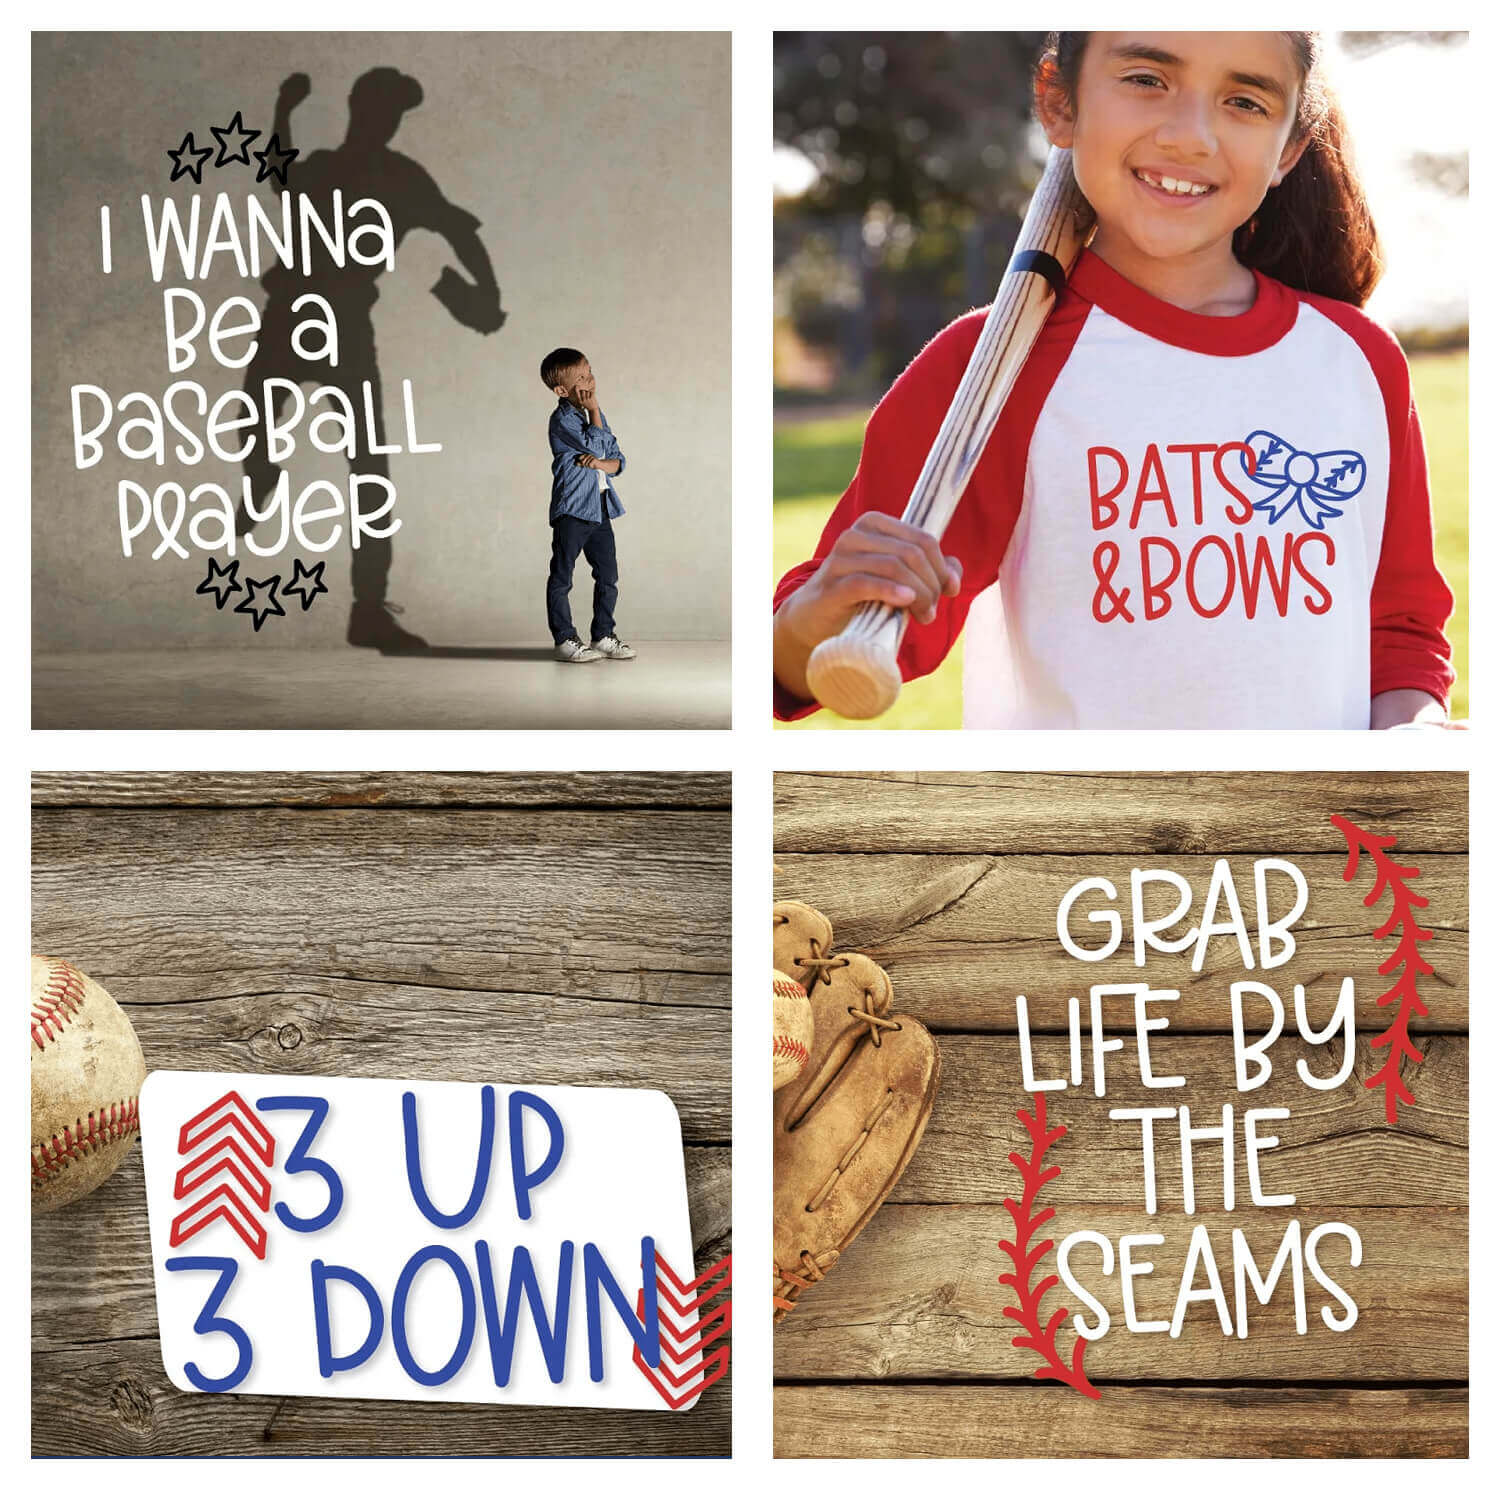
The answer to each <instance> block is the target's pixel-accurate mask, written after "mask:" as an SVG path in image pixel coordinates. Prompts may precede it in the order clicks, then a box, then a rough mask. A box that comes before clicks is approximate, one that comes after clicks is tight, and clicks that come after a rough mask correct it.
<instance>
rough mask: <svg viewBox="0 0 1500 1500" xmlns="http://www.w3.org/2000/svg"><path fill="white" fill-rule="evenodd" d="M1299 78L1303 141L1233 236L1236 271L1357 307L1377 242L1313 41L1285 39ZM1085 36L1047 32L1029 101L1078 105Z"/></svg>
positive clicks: (1370, 281)
mask: <svg viewBox="0 0 1500 1500" xmlns="http://www.w3.org/2000/svg"><path fill="white" fill-rule="evenodd" d="M1281 34H1282V35H1283V36H1284V37H1286V39H1287V41H1288V42H1289V43H1290V44H1291V47H1292V52H1293V54H1294V55H1295V57H1296V59H1297V63H1298V67H1299V69H1300V72H1301V75H1302V76H1301V79H1300V87H1299V88H1298V90H1297V123H1296V126H1295V127H1294V136H1295V137H1298V138H1300V137H1302V136H1306V137H1307V142H1308V144H1307V149H1306V150H1305V151H1304V152H1303V153H1302V158H1301V160H1300V161H1298V163H1297V165H1296V166H1294V167H1293V168H1292V170H1291V171H1290V172H1288V173H1287V175H1286V176H1285V177H1283V178H1282V180H1281V183H1280V185H1279V186H1277V187H1273V188H1271V189H1270V190H1269V191H1268V192H1267V193H1266V196H1265V198H1264V200H1263V201H1262V202H1261V205H1260V207H1259V208H1257V209H1256V211H1255V213H1254V215H1253V216H1252V217H1251V218H1250V219H1249V220H1248V221H1247V222H1246V223H1244V224H1241V225H1240V227H1239V228H1238V229H1237V230H1235V232H1234V253H1235V256H1236V258H1237V259H1238V260H1239V261H1240V263H1241V264H1242V265H1246V266H1249V267H1251V268H1252V269H1253V270H1256V271H1263V272H1265V274H1266V275H1267V276H1271V277H1274V278H1275V279H1276V280H1277V281H1280V282H1284V283H1285V284H1286V285H1287V286H1289V287H1292V288H1294V289H1295V290H1297V291H1304V292H1316V293H1318V294H1320V295H1322V296H1324V297H1333V298H1335V299H1336V300H1338V301H1340V302H1351V303H1353V304H1354V306H1355V307H1363V306H1364V304H1365V302H1366V301H1367V300H1368V299H1369V296H1370V293H1371V292H1373V291H1374V290H1375V283H1376V282H1378V281H1379V280H1380V274H1381V272H1382V270H1384V260H1383V257H1382V255H1381V250H1380V239H1379V236H1378V235H1377V234H1376V233H1375V221H1374V220H1373V219H1372V218H1371V216H1370V205H1369V202H1368V200H1367V199H1366V198H1365V193H1364V189H1363V188H1362V187H1361V186H1360V181H1359V174H1358V172H1357V171H1356V170H1355V165H1354V157H1353V153H1352V149H1351V147H1350V144H1349V131H1348V126H1347V125H1346V124H1345V122H1344V114H1343V110H1342V109H1340V107H1339V102H1338V100H1337V98H1336V97H1335V96H1334V93H1333V90H1332V89H1331V88H1330V87H1329V85H1328V81H1327V78H1326V77H1325V76H1324V69H1323V67H1322V63H1321V42H1320V38H1319V35H1318V33H1317V32H1316V31H1284V32H1282V33H1281ZM1089 35H1090V33H1089V32H1087V31H1054V32H1052V33H1051V34H1050V35H1049V36H1048V38H1047V44H1046V46H1045V48H1044V49H1043V51H1042V55H1041V57H1040V59H1039V60H1038V62H1037V68H1036V88H1037V91H1038V92H1041V91H1043V90H1046V89H1049V88H1061V89H1062V91H1063V93H1064V96H1065V97H1066V98H1067V100H1068V102H1069V104H1070V105H1076V103H1077V99H1078V71H1079V67H1080V65H1081V64H1082V62H1083V53H1084V48H1085V47H1086V46H1087V45H1088V40H1089Z"/></svg>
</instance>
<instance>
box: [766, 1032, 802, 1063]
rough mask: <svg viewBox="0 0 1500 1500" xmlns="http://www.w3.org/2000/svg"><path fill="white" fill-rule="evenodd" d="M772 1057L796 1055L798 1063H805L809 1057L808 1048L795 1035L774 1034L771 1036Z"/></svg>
mask: <svg viewBox="0 0 1500 1500" xmlns="http://www.w3.org/2000/svg"><path fill="white" fill-rule="evenodd" d="M771 1056H772V1057H795V1058H796V1059H797V1061H798V1063H805V1062H806V1061H807V1058H808V1051H807V1048H806V1047H804V1046H803V1045H802V1043H801V1042H799V1041H798V1040H797V1039H796V1037H793V1036H773V1037H772V1038H771Z"/></svg>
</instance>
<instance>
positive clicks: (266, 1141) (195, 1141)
mask: <svg viewBox="0 0 1500 1500" xmlns="http://www.w3.org/2000/svg"><path fill="white" fill-rule="evenodd" d="M231 1128H232V1129H234V1130H237V1131H239V1133H240V1135H241V1136H242V1137H243V1138H244V1141H245V1144H246V1145H247V1146H249V1147H250V1149H251V1150H252V1151H253V1152H254V1153H255V1154H256V1156H258V1157H259V1158H260V1159H261V1161H263V1162H264V1163H265V1164H266V1165H267V1166H268V1167H269V1166H271V1165H273V1163H274V1162H275V1160H276V1137H275V1136H273V1135H272V1134H271V1132H270V1131H269V1130H267V1129H266V1127H265V1126H264V1125H262V1124H261V1122H260V1117H259V1116H258V1115H257V1114H256V1113H255V1111H254V1110H253V1109H251V1108H250V1106H249V1105H248V1104H246V1103H245V1101H244V1100H243V1099H241V1098H240V1096H239V1094H237V1093H236V1092H235V1091H234V1090H233V1089H230V1091H229V1092H228V1093H227V1094H225V1095H224V1096H223V1098H221V1099H215V1100H214V1102H213V1103H212V1104H210V1105H209V1106H208V1108H207V1109H204V1110H200V1111H199V1112H198V1113H197V1114H196V1115H194V1116H193V1118H192V1119H191V1120H189V1121H188V1122H187V1124H185V1125H184V1126H183V1127H182V1130H181V1132H180V1133H179V1134H178V1137H177V1154H178V1155H179V1156H186V1155H187V1154H188V1152H189V1151H193V1150H195V1149H196V1148H197V1147H198V1146H199V1145H201V1144H202V1143H203V1142H204V1141H206V1140H208V1138H209V1137H210V1136H212V1135H214V1134H215V1133H216V1132H217V1131H219V1130H221V1129H231Z"/></svg>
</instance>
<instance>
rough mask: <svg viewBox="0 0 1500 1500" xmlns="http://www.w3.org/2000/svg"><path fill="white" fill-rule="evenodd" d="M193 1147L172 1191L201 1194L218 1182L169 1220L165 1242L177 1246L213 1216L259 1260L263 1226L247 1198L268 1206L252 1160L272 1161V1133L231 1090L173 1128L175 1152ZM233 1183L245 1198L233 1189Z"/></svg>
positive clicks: (266, 1187) (265, 1183)
mask: <svg viewBox="0 0 1500 1500" xmlns="http://www.w3.org/2000/svg"><path fill="white" fill-rule="evenodd" d="M200 1146H201V1147H203V1148H204V1149H203V1150H202V1151H198V1148H199V1147H200ZM247 1147H248V1148H249V1149H248V1151H247V1150H246V1148H247ZM195 1151H197V1152H198V1154H197V1155H196V1156H194V1157H193V1159H192V1160H191V1161H190V1162H188V1163H187V1164H186V1165H185V1166H184V1167H182V1169H181V1170H180V1171H179V1172H178V1173H177V1178H176V1180H175V1182H174V1183H173V1185H172V1196H173V1197H174V1198H177V1199H183V1198H187V1197H188V1196H189V1194H193V1193H200V1189H202V1188H205V1187H208V1185H209V1184H210V1183H216V1184H217V1185H216V1186H214V1187H213V1188H212V1189H211V1191H209V1192H206V1193H201V1194H200V1196H198V1197H196V1198H194V1199H193V1201H192V1202H191V1203H188V1204H187V1205H186V1206H185V1207H184V1208H183V1210H182V1212H181V1213H180V1214H178V1216H177V1217H176V1218H175V1219H173V1220H172V1232H171V1237H170V1243H171V1244H172V1245H173V1246H174V1247H175V1246H177V1245H181V1244H183V1243H185V1242H186V1241H187V1240H190V1239H192V1237H193V1236H194V1235H195V1234H201V1233H202V1232H203V1231H204V1230H205V1229H207V1228H208V1226H209V1225H210V1224H212V1223H213V1222H214V1221H215V1220H216V1219H223V1221H224V1222H225V1223H226V1224H228V1225H229V1227H230V1228H231V1229H232V1230H234V1232H235V1233H236V1234H237V1235H239V1237H240V1238H241V1239H242V1240H243V1241H244V1242H245V1244H246V1245H248V1246H249V1248H250V1252H251V1254H252V1255H254V1256H255V1258H256V1259H257V1260H264V1259H265V1258H266V1230H265V1226H264V1225H263V1224H262V1223H261V1221H260V1220H259V1218H257V1217H256V1215H255V1214H254V1212H252V1210H251V1208H250V1203H253V1204H255V1205H256V1206H257V1207H259V1208H260V1209H261V1211H262V1212H264V1211H265V1210H266V1209H268V1208H270V1206H271V1184H270V1181H269V1180H268V1179H267V1177H266V1175H265V1173H264V1172H262V1171H261V1170H260V1167H259V1166H258V1165H257V1163H258V1162H259V1163H263V1164H264V1165H265V1166H267V1167H270V1166H271V1165H273V1164H274V1162H275V1160H276V1137H275V1136H273V1135H272V1134H271V1132H270V1131H269V1130H267V1129H266V1127H265V1126H264V1125H263V1124H262V1123H261V1121H260V1118H259V1116H258V1115H257V1114H256V1113H255V1111H254V1110H253V1109H251V1108H250V1106H249V1105H248V1104H246V1103H245V1101H244V1100H243V1099H242V1098H241V1097H240V1096H239V1094H237V1093H236V1092H235V1091H234V1090H233V1089H231V1090H230V1091H229V1092H228V1093H227V1094H225V1095H224V1096H223V1097H222V1098H219V1099H215V1100H214V1102H213V1103H212V1104H210V1105H209V1106H208V1107H207V1108H206V1109H202V1110H199V1112H198V1113H197V1114H196V1115H194V1116H193V1118H192V1119H191V1120H189V1121H188V1122H187V1123H186V1124H185V1125H184V1126H183V1127H182V1129H181V1130H180V1131H179V1132H178V1135H177V1152H178V1155H179V1156H187V1155H189V1153H191V1152H195ZM252 1158H253V1159H252ZM235 1183H238V1184H239V1187H240V1188H241V1189H242V1190H243V1192H244V1194H245V1197H241V1196H240V1193H238V1192H236V1191H235V1187H234V1184H235ZM246 1197H248V1199H249V1200H250V1202H249V1203H247V1202H246V1201H245V1198H246Z"/></svg>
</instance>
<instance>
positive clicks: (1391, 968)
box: [1329, 813, 1432, 1125]
mask: <svg viewBox="0 0 1500 1500" xmlns="http://www.w3.org/2000/svg"><path fill="white" fill-rule="evenodd" d="M1329 821H1330V822H1331V823H1332V824H1333V826H1334V827H1335V828H1337V829H1338V831H1339V832H1340V833H1341V834H1343V836H1344V842H1345V843H1346V844H1347V845H1348V846H1349V862H1348V864H1346V865H1345V866H1344V879H1345V880H1346V881H1351V880H1353V879H1354V877H1355V876H1356V875H1357V874H1358V873H1359V855H1360V851H1361V850H1363V851H1364V852H1365V853H1366V854H1368V855H1369V856H1370V860H1371V863H1372V864H1373V865H1374V867H1375V880H1374V884H1373V885H1372V886H1371V887H1370V893H1369V895H1368V896H1366V897H1365V905H1366V906H1374V905H1375V903H1376V902H1377V901H1378V900H1379V899H1380V897H1381V894H1382V892H1384V891H1386V890H1389V891H1390V893H1391V915H1390V918H1389V919H1388V920H1387V921H1385V922H1382V923H1381V925H1380V926H1379V927H1377V928H1376V929H1375V931H1374V934H1373V936H1374V939H1375V941H1376V942H1377V943H1382V942H1384V941H1385V940H1386V938H1388V937H1390V935H1391V934H1392V933H1393V932H1395V931H1397V929H1399V930H1400V933H1401V936H1400V937H1399V938H1398V939H1397V940H1396V946H1395V948H1393V949H1392V950H1391V952H1390V954H1389V955H1388V956H1387V957H1386V960H1385V962H1384V963H1382V964H1381V966H1380V969H1379V972H1380V973H1381V974H1382V975H1386V976H1389V975H1391V974H1396V982H1395V983H1394V984H1393V985H1392V986H1391V987H1390V989H1388V990H1387V991H1386V992H1385V994H1383V995H1381V996H1379V997H1378V998H1377V999H1376V1001H1375V1003H1376V1004H1377V1005H1381V1006H1385V1005H1395V1006H1396V1019H1395V1020H1394V1021H1392V1022H1391V1024H1390V1025H1389V1026H1388V1027H1386V1029H1385V1030H1384V1031H1382V1032H1381V1033H1380V1035H1379V1036H1377V1037H1375V1038H1374V1039H1373V1040H1372V1041H1371V1042H1370V1046H1371V1047H1372V1048H1374V1049H1375V1050H1376V1051H1381V1052H1385V1053H1386V1059H1385V1061H1384V1062H1383V1063H1381V1065H1380V1067H1379V1068H1377V1069H1376V1071H1375V1072H1374V1073H1373V1074H1372V1075H1371V1076H1370V1077H1369V1078H1367V1079H1365V1087H1366V1088H1367V1089H1374V1088H1384V1089H1385V1122H1386V1124H1387V1125H1394V1124H1396V1123H1397V1113H1398V1111H1399V1108H1400V1106H1401V1105H1403V1104H1411V1103H1413V1102H1414V1101H1413V1099H1412V1095H1411V1090H1410V1089H1408V1088H1407V1086H1406V1083H1405V1080H1404V1079H1403V1078H1402V1077H1401V1059H1402V1058H1403V1057H1409V1058H1410V1059H1411V1060H1412V1062H1413V1063H1420V1062H1421V1061H1422V1059H1423V1056H1424V1055H1425V1054H1423V1053H1421V1052H1418V1051H1417V1049H1416V1046H1415V1045H1414V1044H1413V1042H1412V1039H1411V1030H1410V1028H1411V1020H1412V1017H1413V1016H1425V1015H1426V1014H1427V1007H1426V1006H1425V1005H1424V1004H1423V1003H1422V997H1421V995H1420V994H1418V993H1417V979H1418V977H1419V976H1420V975H1423V974H1431V973H1432V966H1431V965H1430V964H1429V963H1428V962H1427V961H1426V960H1425V959H1424V958H1423V957H1422V955H1421V953H1420V952H1419V951H1418V949H1417V944H1418V943H1428V942H1431V941H1432V932H1431V931H1430V930H1429V929H1428V928H1425V927H1422V926H1420V925H1419V924H1418V922H1417V919H1416V916H1415V915H1414V914H1413V910H1412V908H1413V907H1417V908H1420V907H1423V906H1426V905H1427V897H1426V896H1419V895H1418V894H1417V893H1416V892H1415V891H1414V890H1412V888H1411V886H1410V885H1409V884H1408V882H1409V881H1411V880H1413V879H1415V877H1416V876H1418V875H1420V874H1421V873H1422V872H1421V871H1420V870H1419V869H1418V868H1417V867H1416V866H1415V865H1398V864H1397V863H1396V862H1395V860H1393V859H1391V858H1390V857H1389V856H1388V855H1387V854H1386V852H1385V851H1386V850H1387V849H1391V848H1394V847H1395V844H1396V836H1395V835H1394V834H1390V835H1387V836H1385V837H1382V836H1381V835H1379V834H1374V833H1367V832H1366V831H1365V830H1364V829H1363V828H1360V827H1358V826H1357V825H1356V824H1354V823H1351V822H1350V821H1349V819H1348V818H1346V817H1343V816H1341V815H1340V814H1339V813H1334V814H1332V816H1331V817H1330V819H1329Z"/></svg>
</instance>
